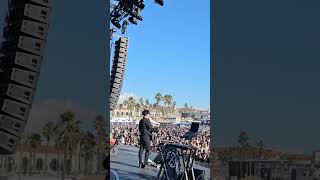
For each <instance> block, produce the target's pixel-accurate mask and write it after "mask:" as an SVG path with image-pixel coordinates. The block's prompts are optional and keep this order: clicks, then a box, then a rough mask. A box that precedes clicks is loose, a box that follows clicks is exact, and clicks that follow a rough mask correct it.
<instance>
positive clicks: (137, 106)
mask: <svg viewBox="0 0 320 180" xmlns="http://www.w3.org/2000/svg"><path fill="white" fill-rule="evenodd" d="M134 108H135V109H136V112H137V113H138V114H140V108H141V106H140V104H139V103H136V105H135V107H134Z"/></svg>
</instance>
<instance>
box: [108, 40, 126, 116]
mask: <svg viewBox="0 0 320 180" xmlns="http://www.w3.org/2000/svg"><path fill="white" fill-rule="evenodd" d="M127 54H128V38H125V37H120V38H119V39H118V40H117V41H116V42H115V50H114V57H113V63H112V69H111V77H110V93H111V95H110V109H111V110H113V109H114V108H116V106H117V103H118V100H119V96H120V92H121V88H122V84H123V79H124V72H125V66H126V61H127Z"/></svg>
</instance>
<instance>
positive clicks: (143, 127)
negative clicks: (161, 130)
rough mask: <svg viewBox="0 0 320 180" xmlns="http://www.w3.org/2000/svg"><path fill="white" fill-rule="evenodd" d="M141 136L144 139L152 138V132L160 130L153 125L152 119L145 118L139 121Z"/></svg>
mask: <svg viewBox="0 0 320 180" xmlns="http://www.w3.org/2000/svg"><path fill="white" fill-rule="evenodd" d="M139 131H140V137H141V138H142V139H144V140H152V132H158V129H155V128H153V127H152V125H151V123H150V120H149V119H146V118H143V119H141V120H140V122H139Z"/></svg>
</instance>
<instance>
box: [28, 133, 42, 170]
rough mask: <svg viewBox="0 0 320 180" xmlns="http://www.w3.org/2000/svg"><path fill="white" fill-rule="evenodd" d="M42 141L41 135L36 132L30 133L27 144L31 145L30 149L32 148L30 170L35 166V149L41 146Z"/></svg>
mask: <svg viewBox="0 0 320 180" xmlns="http://www.w3.org/2000/svg"><path fill="white" fill-rule="evenodd" d="M41 143H42V139H41V135H40V134H38V133H33V134H31V135H30V137H29V144H30V147H31V150H33V167H32V170H34V168H35V164H36V163H35V162H36V149H37V148H38V147H39V146H41Z"/></svg>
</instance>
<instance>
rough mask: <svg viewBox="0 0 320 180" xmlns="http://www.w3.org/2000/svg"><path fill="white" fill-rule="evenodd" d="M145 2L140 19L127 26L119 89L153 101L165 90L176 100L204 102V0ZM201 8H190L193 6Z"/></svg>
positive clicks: (207, 100)
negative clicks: (124, 70)
mask: <svg viewBox="0 0 320 180" xmlns="http://www.w3.org/2000/svg"><path fill="white" fill-rule="evenodd" d="M181 2H182V1H165V5H164V6H163V7H161V6H159V5H157V4H154V3H153V1H147V2H146V8H145V9H144V10H143V12H142V16H143V17H144V20H143V21H142V22H140V23H139V24H138V25H137V26H135V25H130V26H129V27H128V32H127V34H126V35H127V36H129V38H130V40H129V50H128V61H127V69H126V76H125V80H124V86H123V89H122V93H129V94H134V95H137V96H139V97H143V98H148V99H149V100H151V101H152V102H153V101H154V95H155V94H156V93H157V92H160V93H162V94H171V95H172V96H173V97H174V99H175V100H176V102H177V105H178V106H183V105H184V103H186V102H187V103H188V104H189V105H192V106H193V107H201V108H208V107H209V104H210V6H209V5H210V1H209V0H205V1H201V4H200V3H199V2H198V1H194V0H187V1H183V2H184V3H181ZM199 5H200V6H201V8H195V7H198V6H199Z"/></svg>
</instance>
